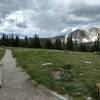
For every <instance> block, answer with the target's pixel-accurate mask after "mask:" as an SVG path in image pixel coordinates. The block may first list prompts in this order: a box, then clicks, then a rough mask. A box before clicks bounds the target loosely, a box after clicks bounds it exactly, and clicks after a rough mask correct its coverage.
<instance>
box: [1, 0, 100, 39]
mask: <svg viewBox="0 0 100 100" xmlns="http://www.w3.org/2000/svg"><path fill="white" fill-rule="evenodd" d="M99 25H100V0H0V31H1V32H7V33H10V32H11V33H12V32H13V33H18V34H20V35H23V34H27V35H28V36H31V35H33V34H34V33H38V34H39V36H40V37H49V36H50V37H51V36H55V35H60V34H63V33H66V34H68V33H70V32H71V31H73V30H75V29H77V28H87V27H92V26H94V27H95V26H96V27H99Z"/></svg>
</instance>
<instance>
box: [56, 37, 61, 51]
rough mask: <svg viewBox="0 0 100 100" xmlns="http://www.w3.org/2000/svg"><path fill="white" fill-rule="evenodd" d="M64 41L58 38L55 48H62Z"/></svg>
mask: <svg viewBox="0 0 100 100" xmlns="http://www.w3.org/2000/svg"><path fill="white" fill-rule="evenodd" d="M61 46H62V43H61V40H60V39H56V41H55V43H54V49H61Z"/></svg>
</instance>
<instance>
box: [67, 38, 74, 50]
mask: <svg viewBox="0 0 100 100" xmlns="http://www.w3.org/2000/svg"><path fill="white" fill-rule="evenodd" d="M67 49H68V50H73V40H72V37H71V36H70V37H68V38H67Z"/></svg>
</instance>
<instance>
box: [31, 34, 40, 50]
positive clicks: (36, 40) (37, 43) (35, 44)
mask: <svg viewBox="0 0 100 100" xmlns="http://www.w3.org/2000/svg"><path fill="white" fill-rule="evenodd" d="M32 48H41V43H40V39H39V37H38V36H37V34H35V36H34V38H33V40H32Z"/></svg>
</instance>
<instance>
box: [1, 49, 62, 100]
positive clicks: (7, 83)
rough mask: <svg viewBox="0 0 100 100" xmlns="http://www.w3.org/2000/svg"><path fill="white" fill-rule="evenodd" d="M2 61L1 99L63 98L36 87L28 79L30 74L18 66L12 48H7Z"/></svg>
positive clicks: (34, 99)
mask: <svg viewBox="0 0 100 100" xmlns="http://www.w3.org/2000/svg"><path fill="white" fill-rule="evenodd" d="M1 63H3V67H2V78H3V86H2V88H1V89H0V100H61V99H58V98H57V97H55V96H53V95H52V94H50V93H48V92H46V91H45V90H43V89H41V88H39V87H34V86H33V85H32V84H31V82H30V81H28V75H27V74H26V73H25V72H23V71H21V70H20V69H19V68H17V67H16V60H15V59H14V58H13V57H12V53H11V51H10V50H6V52H5V55H4V57H3V59H2V60H1Z"/></svg>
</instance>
